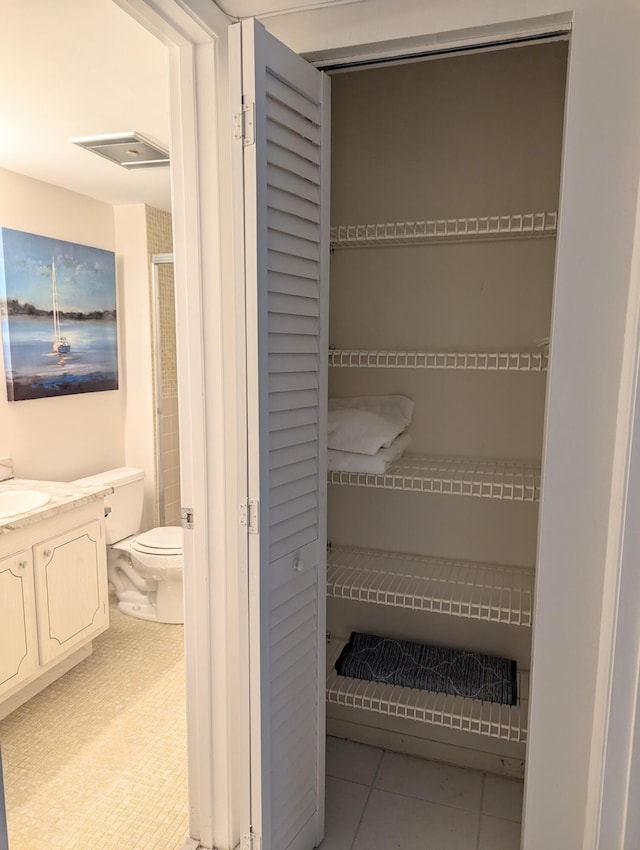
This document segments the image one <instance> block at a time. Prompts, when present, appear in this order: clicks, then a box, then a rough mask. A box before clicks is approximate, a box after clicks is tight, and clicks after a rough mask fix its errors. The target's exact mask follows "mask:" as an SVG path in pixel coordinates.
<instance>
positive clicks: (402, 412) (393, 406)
mask: <svg viewBox="0 0 640 850" xmlns="http://www.w3.org/2000/svg"><path fill="white" fill-rule="evenodd" d="M348 408H356V409H357V410H368V411H369V412H370V413H377V414H378V416H384V417H385V419H389V420H391V421H392V422H397V424H398V425H399V426H400V430H401V431H402V430H403V429H404V428H406V427H407V425H409V424H410V422H411V417H412V416H413V408H414V404H413V399H411V398H408V397H407V396H406V395H363V396H355V397H353V398H330V399H329V410H344V409H348ZM398 433H399V432H398Z"/></svg>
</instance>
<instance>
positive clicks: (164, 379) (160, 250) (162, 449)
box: [147, 207, 180, 525]
mask: <svg viewBox="0 0 640 850" xmlns="http://www.w3.org/2000/svg"><path fill="white" fill-rule="evenodd" d="M147 246H148V251H149V268H150V269H151V258H152V256H153V255H154V254H170V253H172V251H173V241H172V234H171V214H170V213H168V212H165V211H164V210H160V209H156V208H155V207H147ZM150 274H151V272H150ZM156 279H157V289H158V300H159V305H158V310H157V313H156V308H155V305H154V304H152V315H157V316H158V327H157V328H156V329H155V333H154V334H152V346H153V351H152V356H153V358H154V363H159V366H160V369H159V372H160V377H159V381H158V382H157V384H156V387H155V404H156V408H157V409H159V410H160V414H159V416H158V418H157V420H156V421H157V427H156V434H155V442H156V458H157V463H158V492H157V513H158V522H160V523H162V524H163V525H179V524H180V448H179V431H178V372H177V360H176V310H175V294H174V278H173V263H162V264H159V265H158V266H157V278H156ZM150 292H151V293H152V295H151V297H153V289H152V287H151V285H150ZM156 345H159V349H160V351H159V355H160V356H159V359H157V352H156Z"/></svg>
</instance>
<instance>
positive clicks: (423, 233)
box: [330, 212, 558, 248]
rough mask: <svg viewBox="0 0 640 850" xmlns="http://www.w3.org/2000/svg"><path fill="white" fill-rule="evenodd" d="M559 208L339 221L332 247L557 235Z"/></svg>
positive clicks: (422, 243) (332, 232)
mask: <svg viewBox="0 0 640 850" xmlns="http://www.w3.org/2000/svg"><path fill="white" fill-rule="evenodd" d="M557 223H558V213H557V212H527V213H513V214H511V215H486V216H475V217H471V218H439V219H429V220H425V221H395V222H379V223H374V224H338V225H335V226H334V227H332V228H331V230H330V240H331V247H332V248H368V247H371V248H372V247H376V246H381V245H425V244H430V243H437V242H466V241H471V242H476V241H483V240H500V239H523V238H540V237H552V236H555V233H556V229H557Z"/></svg>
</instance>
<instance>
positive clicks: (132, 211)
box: [114, 204, 156, 528]
mask: <svg viewBox="0 0 640 850" xmlns="http://www.w3.org/2000/svg"><path fill="white" fill-rule="evenodd" d="M114 213H115V233H116V244H117V246H118V256H117V270H118V276H119V277H120V279H121V280H123V281H126V286H123V289H122V293H121V295H122V298H121V305H122V310H121V326H120V338H121V347H122V352H123V355H122V356H123V361H122V362H123V363H124V364H125V380H124V387H125V390H124V392H125V402H126V403H125V411H124V419H123V432H124V446H125V448H124V461H125V463H126V465H127V466H134V467H137V468H138V469H143V470H144V472H145V499H144V511H143V515H142V523H143V528H149V527H151V526H152V525H155V524H156V521H155V517H156V447H155V428H154V397H153V359H152V349H151V298H150V290H149V256H148V250H147V208H146V206H145V205H144V204H130V205H127V206H118V207H115V208H114Z"/></svg>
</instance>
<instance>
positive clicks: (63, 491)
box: [0, 478, 113, 534]
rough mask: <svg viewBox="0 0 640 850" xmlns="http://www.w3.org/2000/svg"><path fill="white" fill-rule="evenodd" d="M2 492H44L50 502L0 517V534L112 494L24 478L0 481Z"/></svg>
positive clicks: (110, 490)
mask: <svg viewBox="0 0 640 850" xmlns="http://www.w3.org/2000/svg"><path fill="white" fill-rule="evenodd" d="M6 490H38V491H39V492H41V493H48V494H49V495H50V496H51V499H50V500H49V501H48V502H47V504H46V505H42V507H40V508H35V509H34V510H31V511H25V513H22V514H14V515H13V516H9V517H3V518H0V534H6V533H8V532H9V531H14V530H15V529H16V528H23V527H24V526H25V525H31V524H33V523H36V522H40V521H41V520H43V519H48V518H49V517H52V516H55V515H56V514H59V513H62V512H64V511H71V510H73V509H74V508H79V507H81V506H82V505H86V504H88V503H89V502H95V501H96V500H97V499H101V498H103V496H106V495H108V494H109V493H113V488H112V487H105V486H103V485H96V484H91V485H88V484H74V483H73V482H68V481H32V480H30V479H27V478H9V479H7V480H6V481H0V493H2V492H4V491H6Z"/></svg>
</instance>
